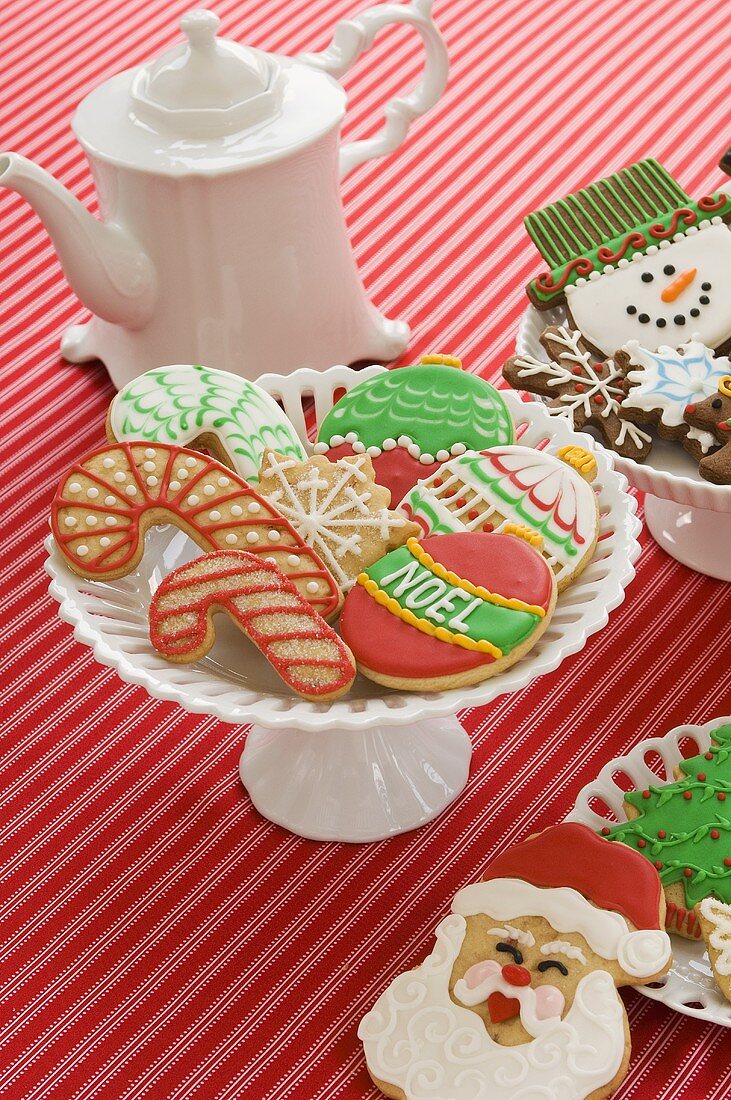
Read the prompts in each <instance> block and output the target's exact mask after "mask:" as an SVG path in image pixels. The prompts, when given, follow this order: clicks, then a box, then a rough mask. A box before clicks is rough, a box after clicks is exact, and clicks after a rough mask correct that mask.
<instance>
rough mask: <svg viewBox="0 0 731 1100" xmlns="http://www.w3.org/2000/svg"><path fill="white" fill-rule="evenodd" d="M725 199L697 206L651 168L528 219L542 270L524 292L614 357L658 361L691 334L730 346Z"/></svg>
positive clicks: (650, 164) (629, 171)
mask: <svg viewBox="0 0 731 1100" xmlns="http://www.w3.org/2000/svg"><path fill="white" fill-rule="evenodd" d="M728 221H731V193H725V192H723V191H719V192H717V193H715V194H712V195H704V196H703V197H702V198H700V199H698V201H697V202H695V201H694V200H693V199H691V198H690V196H689V195H687V194H686V192H685V191H684V190H683V189H682V187H680V185H679V184H678V183H677V182H676V180H674V179H673V177H672V176H671V175H670V173H669V172H668V171H667V170H666V169H665V168H663V166H662V165H661V164H658V162H657V161H656V160H652V159H647V160H642V161H639V162H638V163H637V164H631V165H629V166H628V167H627V168H623V169H621V171H619V172H615V174H614V175H612V176H608V177H607V178H606V179H601V180H597V181H595V182H594V183H591V184H589V186H588V187H584V188H582V189H581V190H580V191H577V192H576V193H575V194H572V195H567V196H566V197H565V198H562V199H559V200H558V201H557V202H554V203H551V205H550V206H547V207H545V209H543V210H539V211H537V212H536V213H533V214H529V215H528V217H527V218H526V220H525V225H526V228H527V230H528V233H529V234H530V236H531V238H532V240H533V242H534V244H535V245H536V247H537V248H538V250H539V252H540V253H541V255H542V256H543V258H544V260H545V261H546V262H547V264H548V266H549V270H548V271H546V272H544V273H543V274H542V275H539V276H538V278H536V279H534V280H533V281H532V282H531V283H530V284H529V286H528V297H529V298H530V299H531V301H532V302H533V304H534V305H535V306H536V307H537V308H538V309H551V308H553V307H555V306H557V305H561V304H563V305H565V307H566V311H567V313H568V317H569V324H570V325H571V326H572V327H573V328H576V329H578V330H579V332H581V334H582V336H583V337H584V340H585V341H586V342H587V344H588V345H589V346H590V347H592V348H593V349H595V350H596V351H597V352H599V353H601V355H602V356H608V355H612V354H613V353H614V351H615V349H616V348H618V347H621V346H622V345H623V344H626V343H627V341H628V340H639V342H640V344H642V346H643V347H646V348H649V349H650V350H651V351H656V350H657V348H658V347H659V346H660V344H669V345H670V346H671V347H676V346H677V345H678V344H681V343H682V342H683V341H684V340H687V339H688V337H689V335H690V334H691V333H695V332H697V333H698V334H699V339H701V340H702V341H703V343H704V344H706V346H707V347H709V348H713V349H714V350H716V351H719V352H721V351H725V349H726V348H728V347H729V346H730V345H731V228H730V227H729V226H728V225H726V224H725V223H726V222H728Z"/></svg>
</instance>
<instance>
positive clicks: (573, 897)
mask: <svg viewBox="0 0 731 1100" xmlns="http://www.w3.org/2000/svg"><path fill="white" fill-rule="evenodd" d="M661 897H662V887H661V884H660V879H659V876H658V874H657V872H656V871H655V869H654V867H652V865H651V864H650V863H648V862H647V860H646V859H645V858H644V857H643V856H641V855H640V854H639V853H638V852H636V851H634V850H633V849H632V848H629V847H627V846H626V845H623V844H612V843H610V842H609V841H608V840H604V839H603V838H602V837H599V836H597V835H596V833H594V832H593V831H592V830H591V829H590V828H588V826H586V825H582V824H580V823H579V822H564V823H563V824H561V825H555V826H553V827H552V828H550V829H546V830H545V831H544V832H542V833H539V834H538V835H537V836H534V837H531V838H530V839H528V840H525V841H523V842H522V843H521V844H517V845H515V847H513V848H509V849H508V850H507V851H506V852H504V853H503V854H502V855H500V856H498V857H497V858H496V859H495V860H493V862H492V863H491V864H490V865H489V867H488V869H487V871H486V872H485V874H484V876H483V881H482V882H479V883H475V884H474V885H473V886H468V887H466V888H465V889H464V890H461V891H460V893H459V894H458V895H457V897H456V898H455V900H454V904H453V906H452V910H453V912H456V913H461V914H462V915H463V916H471V915H474V914H475V913H481V912H485V913H489V914H490V915H491V916H493V917H495V918H497V919H499V920H512V919H515V918H516V917H519V916H543V917H545V918H546V919H547V920H548V922H549V924H551V926H552V927H553V928H555V929H556V931H558V932H579V933H580V934H581V935H583V936H584V938H585V939H586V941H587V943H588V944H589V946H590V947H591V948H592V950H593V951H595V952H596V953H597V954H599V955H601V956H602V958H606V959H616V960H617V962H618V963H619V964H620V966H621V967H622V969H623V970H625V971H626V972H627V973H628V974H630V975H631V976H633V977H636V978H647V977H650V976H651V975H653V974H658V973H660V972H661V971H662V970H663V969H664V967H665V965H666V963H667V961H668V959H669V958H670V940H669V938H668V936H667V933H666V932H665V931H664V930H663V929H662V928H661V926H660V905H661ZM630 924H631V925H633V926H634V929H636V931H635V930H633V929H632V928H631V927H630Z"/></svg>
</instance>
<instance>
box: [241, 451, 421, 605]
mask: <svg viewBox="0 0 731 1100" xmlns="http://www.w3.org/2000/svg"><path fill="white" fill-rule="evenodd" d="M258 489H259V491H260V492H261V493H262V495H263V496H264V497H266V498H267V499H268V500H269V501H270V502H271V503H272V504H273V505H274V507H276V509H277V511H279V512H281V514H282V515H283V516H285V517H286V518H287V519H288V520H289V522H290V523H291V524H292V526H293V527H294V528H295V530H297V531H298V532H299V534H300V535H301V537H302V538H303V539H304V541H305V542H306V543H307V545H308V546H311V547H312V548H313V550H315V551H316V553H317V554H318V555H319V556H320V557H321V558H322V560H323V561H324V562H326V563H327V567H328V569H329V570H330V572H331V573H332V575H333V576H334V577H335V580H336V581H337V583H338V584H339V586H340V587H341V589H342V590H343V591H347V589H348V588H350V587H351V585H352V584H353V581H354V580H355V578H356V577H357V576H358V574H359V573H360V572H361V571H362V570H363V569H366V568H367V567H368V566H369V565H372V563H373V562H375V561H377V560H378V559H379V558H382V557H383V555H384V554H387V553H388V551H389V550H393V549H395V548H396V547H397V546H401V545H402V544H403V543H405V542H406V540H407V539H408V538H410V537H411V536H412V535H417V534H419V531H420V529H419V527H418V525H417V524H416V523H412V522H411V521H410V520H408V519H406V518H405V517H404V516H402V515H399V513H398V512H392V511H390V510H389V504H390V503H391V493H390V492H389V490H388V489H384V488H383V486H382V485H377V484H376V480H375V475H374V472H373V463H372V462H371V460H370V458H369V457H368V455H366V454H357V455H350V456H345V457H343V458H339V459H337V461H336V462H330V461H328V459H326V458H324V457H323V456H322V455H314V456H313V457H312V458H310V459H308V460H307V461H305V462H296V461H295V460H294V459H291V458H285V457H284V456H283V455H280V454H277V453H276V452H275V451H265V452H264V457H263V459H262V464H261V468H260V470H259V485H258Z"/></svg>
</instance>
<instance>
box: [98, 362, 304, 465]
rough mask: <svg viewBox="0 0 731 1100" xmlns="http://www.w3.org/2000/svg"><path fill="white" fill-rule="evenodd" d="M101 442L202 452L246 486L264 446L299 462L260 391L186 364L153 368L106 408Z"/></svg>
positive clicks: (293, 442)
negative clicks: (104, 434)
mask: <svg viewBox="0 0 731 1100" xmlns="http://www.w3.org/2000/svg"><path fill="white" fill-rule="evenodd" d="M107 437H108V439H109V442H110V443H115V442H117V441H122V440H128V441H134V440H139V439H147V440H149V441H150V442H151V443H172V444H178V445H181V446H186V447H192V448H193V449H194V450H204V451H208V452H209V454H211V455H213V457H214V458H217V459H218V461H219V462H222V463H223V464H224V465H225V466H230V467H231V469H232V470H236V472H237V473H238V474H240V475H241V477H244V478H246V479H247V480H248V481H251V480H255V479H256V475H257V473H258V470H259V463H260V462H261V457H262V455H263V454H264V451H265V449H266V448H267V447H273V448H274V449H275V450H277V451H279V452H280V454H284V455H288V456H291V457H292V458H297V459H303V458H305V457H306V455H305V450H304V447H303V446H302V444H301V443H300V440H299V439H298V437H297V433H296V432H295V430H294V428H293V427H292V425H291V424H290V422H289V420H288V419H287V417H286V416H285V415H284V413H283V412H282V410H281V409H280V407H279V405H278V404H277V403H276V401H275V400H274V398H272V397H270V396H269V394H268V393H266V391H265V390H263V389H261V387H260V386H257V385H256V384H255V383H254V382H248V381H247V380H246V379H245V378H239V377H238V376H237V375H235V374H229V373H228V371H222V370H213V369H212V368H211V367H199V366H193V365H190V364H187V363H186V364H181V365H178V366H172V367H156V368H155V369H154V370H148V371H147V373H146V374H141V375H140V376H139V378H135V379H133V380H132V381H131V382H128V384H127V385H126V386H124V387H123V388H122V389H121V390H120V391H119V393H118V394H117V396H116V397H115V398H114V400H113V401H112V403H111V405H110V407H109V413H108V414H107Z"/></svg>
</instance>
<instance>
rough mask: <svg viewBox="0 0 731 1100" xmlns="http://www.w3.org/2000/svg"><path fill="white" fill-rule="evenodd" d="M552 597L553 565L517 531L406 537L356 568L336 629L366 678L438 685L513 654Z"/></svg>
mask: <svg viewBox="0 0 731 1100" xmlns="http://www.w3.org/2000/svg"><path fill="white" fill-rule="evenodd" d="M530 534H531V536H532V537H533V538H535V536H534V535H533V533H532V532H531V533H530ZM555 603H556V580H555V577H554V575H553V572H552V570H551V568H550V566H549V565H548V564H547V562H546V561H545V560H544V558H543V557H542V556H541V554H540V553H538V551H537V550H536V549H534V547H533V546H531V545H529V544H528V542H526V541H525V540H524V539H523V538H521V537H516V535H514V534H482V533H478V532H469V533H459V534H452V535H433V536H430V537H429V538H425V539H423V541H421V542H419V541H418V540H417V539H413V538H412V539H409V540H408V542H407V543H406V545H405V546H400V547H399V548H398V549H397V550H394V551H392V552H391V553H390V554H387V555H386V556H385V557H384V558H381V559H380V561H377V562H375V563H374V565H371V566H369V567H368V569H366V570H365V571H364V572H363V573H361V574H360V576H359V577H358V583H357V584H356V585H355V586H354V587H353V588H352V589H351V590H350V592H349V593H348V595H347V597H346V599H345V604H344V606H343V614H342V619H341V631H342V636H343V639H344V640H345V641H346V642H347V644H348V645H349V646H350V648H351V649H352V651H353V653H354V654H355V659H356V661H357V662H358V668H359V669H360V671H361V672H362V673H363V674H364V675H365V676H367V677H368V678H369V679H371V680H375V681H376V682H377V683H381V684H385V685H386V686H387V687H396V688H404V689H406V690H412V691H441V690H442V689H447V688H450V687H460V686H463V685H466V684H474V683H478V682H479V681H480V680H485V679H487V678H488V677H489V676H494V675H495V674H496V673H498V672H501V671H502V670H503V669H505V668H507V667H508V666H509V665H511V664H514V663H515V661H517V660H519V658H520V657H522V656H523V655H524V654H525V653H527V652H528V650H529V649H530V648H531V647H532V646H533V645H534V644H535V642H536V641H537V640H538V638H539V637H540V636H541V634H542V633H543V631H544V630H545V629H546V627H547V626H548V623H549V621H550V618H551V615H552V614H553V609H554V606H555Z"/></svg>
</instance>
